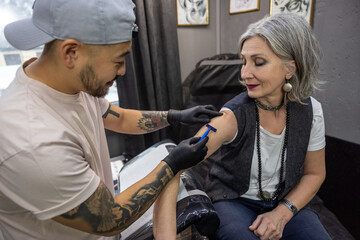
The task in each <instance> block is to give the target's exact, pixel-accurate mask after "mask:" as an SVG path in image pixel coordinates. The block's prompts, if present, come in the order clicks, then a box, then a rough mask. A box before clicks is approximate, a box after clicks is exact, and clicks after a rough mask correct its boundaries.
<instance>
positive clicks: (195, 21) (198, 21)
mask: <svg viewBox="0 0 360 240" xmlns="http://www.w3.org/2000/svg"><path fill="white" fill-rule="evenodd" d="M175 1H176V19H177V25H178V26H202V25H209V0H175Z"/></svg>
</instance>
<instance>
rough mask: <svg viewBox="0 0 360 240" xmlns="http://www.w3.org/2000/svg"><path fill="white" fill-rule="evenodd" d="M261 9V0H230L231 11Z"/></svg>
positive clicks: (233, 12) (242, 11)
mask: <svg viewBox="0 0 360 240" xmlns="http://www.w3.org/2000/svg"><path fill="white" fill-rule="evenodd" d="M259 9H260V0H230V4H229V13H230V14H236V13H244V12H251V11H258V10H259Z"/></svg>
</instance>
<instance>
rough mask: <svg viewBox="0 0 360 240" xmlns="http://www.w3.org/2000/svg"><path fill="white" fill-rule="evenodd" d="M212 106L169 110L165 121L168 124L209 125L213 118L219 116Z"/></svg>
mask: <svg viewBox="0 0 360 240" xmlns="http://www.w3.org/2000/svg"><path fill="white" fill-rule="evenodd" d="M221 115H222V113H219V112H218V111H217V109H216V108H215V107H214V106H213V105H204V106H195V107H192V108H188V109H184V110H174V109H170V110H169V112H168V115H167V120H168V122H169V123H170V124H175V123H177V122H181V123H209V122H210V119H211V118H213V117H217V116H221Z"/></svg>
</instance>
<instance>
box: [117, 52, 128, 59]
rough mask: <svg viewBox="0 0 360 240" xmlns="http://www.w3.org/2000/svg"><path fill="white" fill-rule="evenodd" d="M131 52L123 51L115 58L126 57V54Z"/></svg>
mask: <svg viewBox="0 0 360 240" xmlns="http://www.w3.org/2000/svg"><path fill="white" fill-rule="evenodd" d="M129 53H130V51H126V52H123V53H122V54H120V55H119V56H116V57H115V59H118V58H122V57H125V56H126V55H128V54H129Z"/></svg>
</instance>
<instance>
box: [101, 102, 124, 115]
mask: <svg viewBox="0 0 360 240" xmlns="http://www.w3.org/2000/svg"><path fill="white" fill-rule="evenodd" d="M110 108H111V104H109V107H108V109H107V110H106V112H105V113H104V114H103V115H102V117H103V118H106V117H107V116H108V115H109V113H110V114H111V115H113V116H115V117H117V118H119V117H120V114H119V113H118V112H115V111H113V110H111V109H110Z"/></svg>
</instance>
